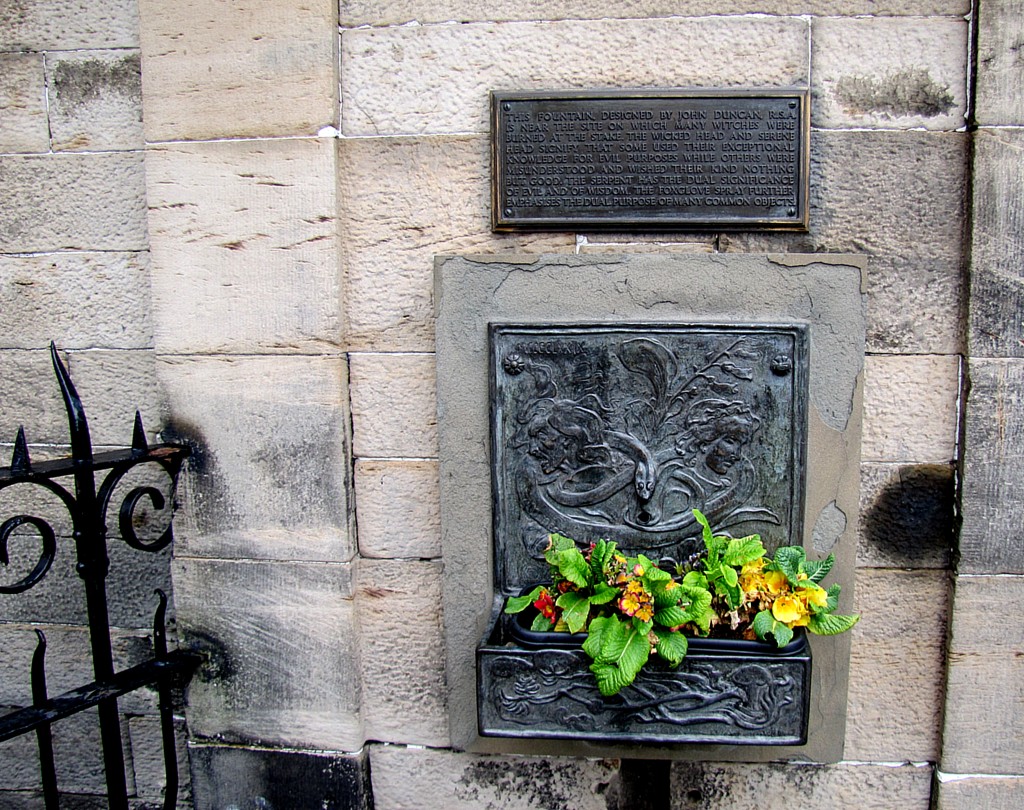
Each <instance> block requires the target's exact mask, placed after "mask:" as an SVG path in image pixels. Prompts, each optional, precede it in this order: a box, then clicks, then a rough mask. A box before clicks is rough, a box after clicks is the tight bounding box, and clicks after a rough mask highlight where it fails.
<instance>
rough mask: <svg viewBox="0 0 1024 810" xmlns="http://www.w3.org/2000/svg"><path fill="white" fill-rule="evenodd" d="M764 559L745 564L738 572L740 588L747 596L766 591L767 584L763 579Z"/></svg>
mask: <svg viewBox="0 0 1024 810" xmlns="http://www.w3.org/2000/svg"><path fill="white" fill-rule="evenodd" d="M763 569H764V557H761V558H759V559H757V560H754V561H753V562H749V563H746V564H745V565H744V566H743V568H742V569H741V570H740V587H741V588H742V589H743V592H744V593H745V594H746V595H748V596H753V595H754V594H756V593H758V592H759V591H767V590H768V583H767V582H766V581H765V578H764V573H763Z"/></svg>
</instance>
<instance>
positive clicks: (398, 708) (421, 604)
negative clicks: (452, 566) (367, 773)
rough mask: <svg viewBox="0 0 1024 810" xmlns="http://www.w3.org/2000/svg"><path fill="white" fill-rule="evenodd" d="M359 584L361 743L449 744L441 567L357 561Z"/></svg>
mask: <svg viewBox="0 0 1024 810" xmlns="http://www.w3.org/2000/svg"><path fill="white" fill-rule="evenodd" d="M357 583H358V592H357V599H358V608H357V609H358V615H359V633H360V636H359V651H360V655H359V665H360V672H361V673H362V679H363V680H362V683H363V703H362V705H363V714H362V717H363V722H364V723H365V724H366V736H367V737H368V738H370V739H373V740H381V741H387V742H399V743H417V744H420V745H431V746H445V745H448V744H449V739H448V713H447V704H446V700H445V692H446V690H445V677H444V636H443V632H442V627H441V564H440V563H439V562H398V561H392V560H361V561H360V563H359V571H358V576H357Z"/></svg>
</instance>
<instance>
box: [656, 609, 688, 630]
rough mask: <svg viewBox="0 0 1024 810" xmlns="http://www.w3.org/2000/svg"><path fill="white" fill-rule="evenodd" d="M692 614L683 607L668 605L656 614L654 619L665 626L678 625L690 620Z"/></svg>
mask: <svg viewBox="0 0 1024 810" xmlns="http://www.w3.org/2000/svg"><path fill="white" fill-rule="evenodd" d="M690 618H691V616H690V614H689V613H688V612H687V611H685V610H683V609H682V608H681V607H676V606H673V607H667V608H665V609H664V610H659V611H658V612H657V613H655V614H654V621H656V622H657V623H658V624H662V625H664V626H665V627H678V626H679V625H681V624H686V623H687V622H688V621H690Z"/></svg>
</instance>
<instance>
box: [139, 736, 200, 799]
mask: <svg viewBox="0 0 1024 810" xmlns="http://www.w3.org/2000/svg"><path fill="white" fill-rule="evenodd" d="M127 726H128V737H129V740H130V742H131V751H132V758H131V769H132V774H133V775H134V778H135V793H136V795H137V796H138V797H139V798H140V799H149V800H151V801H154V802H162V801H163V797H164V791H165V790H166V788H167V776H166V773H165V771H164V749H163V741H162V738H161V726H160V718H159V717H158V716H140V717H129V718H128V721H127ZM185 738H186V729H185V723H184V721H183V720H181V719H180V718H179V719H177V720H176V722H175V723H174V739H175V747H176V752H177V763H178V805H179V806H181V805H183V804H184V802H185V800H187V798H188V796H190V795H191V786H190V782H189V763H188V752H187V751H186V748H185Z"/></svg>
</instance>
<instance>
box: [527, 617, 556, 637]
mask: <svg viewBox="0 0 1024 810" xmlns="http://www.w3.org/2000/svg"><path fill="white" fill-rule="evenodd" d="M552 627H554V622H552V621H551V619H549V618H548V617H547V616H545V615H544V614H543V613H538V614H537V615H536V616H534V617H533V623H532V624H531V625H530V629H531V630H532V631H533V632H534V633H547V632H548V631H549V630H551V628H552Z"/></svg>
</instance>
